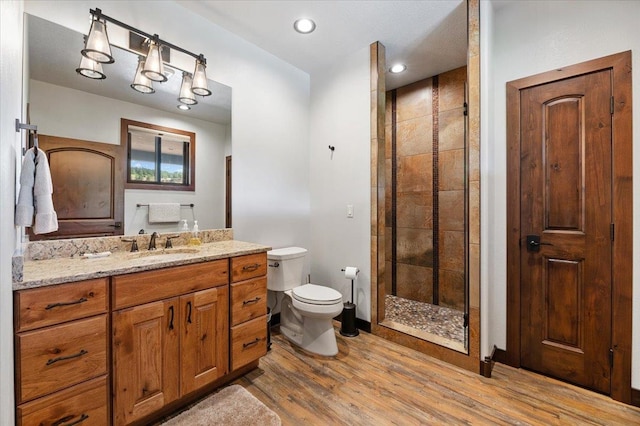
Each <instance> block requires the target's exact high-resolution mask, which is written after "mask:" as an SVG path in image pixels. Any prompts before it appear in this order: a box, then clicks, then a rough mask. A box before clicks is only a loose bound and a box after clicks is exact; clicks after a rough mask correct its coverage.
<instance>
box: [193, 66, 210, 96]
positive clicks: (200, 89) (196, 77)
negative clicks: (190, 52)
mask: <svg viewBox="0 0 640 426" xmlns="http://www.w3.org/2000/svg"><path fill="white" fill-rule="evenodd" d="M206 68H207V66H206V65H205V64H204V61H202V60H200V59H196V69H195V71H193V83H192V85H191V91H192V92H193V93H195V94H196V95H199V96H209V95H211V90H209V87H208V84H207V73H206Z"/></svg>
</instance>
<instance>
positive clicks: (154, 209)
mask: <svg viewBox="0 0 640 426" xmlns="http://www.w3.org/2000/svg"><path fill="white" fill-rule="evenodd" d="M178 222H180V204H179V203H150V204H149V223H178Z"/></svg>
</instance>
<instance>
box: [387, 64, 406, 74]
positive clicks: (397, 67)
mask: <svg viewBox="0 0 640 426" xmlns="http://www.w3.org/2000/svg"><path fill="white" fill-rule="evenodd" d="M406 69H407V66H406V65H405V64H395V65H394V66H392V67H391V68H389V72H392V73H394V74H398V73H401V72H402V71H404V70H406Z"/></svg>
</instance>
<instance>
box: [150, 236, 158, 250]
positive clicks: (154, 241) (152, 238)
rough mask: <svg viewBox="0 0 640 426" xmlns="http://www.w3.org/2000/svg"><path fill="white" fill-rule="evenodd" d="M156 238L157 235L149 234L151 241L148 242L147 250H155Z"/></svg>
mask: <svg viewBox="0 0 640 426" xmlns="http://www.w3.org/2000/svg"><path fill="white" fill-rule="evenodd" d="M157 237H158V233H157V232H154V233H153V234H151V239H150V240H149V250H155V249H156V238H157Z"/></svg>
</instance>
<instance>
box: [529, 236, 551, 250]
mask: <svg viewBox="0 0 640 426" xmlns="http://www.w3.org/2000/svg"><path fill="white" fill-rule="evenodd" d="M552 245H553V244H551V243H541V242H540V236H539V235H527V251H530V252H539V251H540V246H552Z"/></svg>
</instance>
